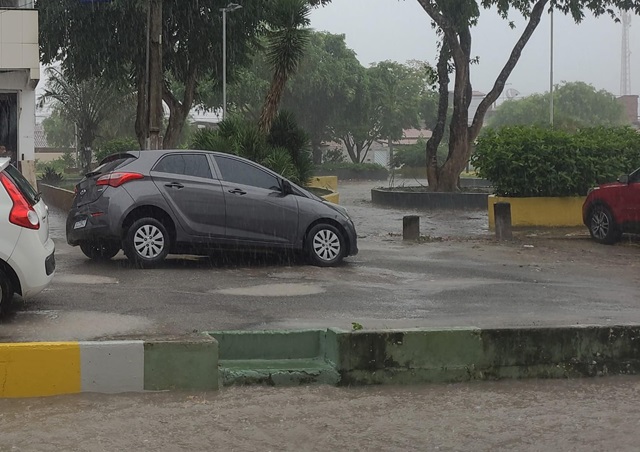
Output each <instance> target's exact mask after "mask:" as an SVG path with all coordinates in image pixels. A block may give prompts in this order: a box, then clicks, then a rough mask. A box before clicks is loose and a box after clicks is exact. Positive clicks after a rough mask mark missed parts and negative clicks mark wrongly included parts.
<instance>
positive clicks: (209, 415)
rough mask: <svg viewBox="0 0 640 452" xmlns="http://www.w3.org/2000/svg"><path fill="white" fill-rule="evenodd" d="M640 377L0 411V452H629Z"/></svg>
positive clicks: (73, 402) (305, 390)
mask: <svg viewBox="0 0 640 452" xmlns="http://www.w3.org/2000/svg"><path fill="white" fill-rule="evenodd" d="M639 419H640V377H606V378H595V379H588V380H539V381H535V380H529V381H500V382H478V383H465V384H448V385H424V386H409V387H393V386H385V387H364V388H335V387H328V386H314V387H295V388H271V387H232V388H224V389H222V390H221V391H220V392H217V393H215V392H214V393H207V394H203V393H147V394H122V395H100V394H82V395H75V396H59V397H49V398H42V399H17V400H10V399H4V400H0V431H2V442H1V444H0V450H7V451H9V450H18V451H47V452H48V451H51V450H65V451H92V452H93V451H123V450H135V451H179V450H189V451H195V450H221V451H256V450H264V451H269V450H291V451H327V450H336V451H338V450H349V451H377V450H385V451H409V450H421V451H426V450H429V451H431V450H436V451H468V450H473V451H514V450H517V451H558V450H563V451H564V450H566V451H602V450H615V451H621V452H624V451H637V450H638V444H639V443H640V428H638V424H639Z"/></svg>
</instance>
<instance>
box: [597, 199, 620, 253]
mask: <svg viewBox="0 0 640 452" xmlns="http://www.w3.org/2000/svg"><path fill="white" fill-rule="evenodd" d="M589 233H591V237H592V238H593V239H594V240H595V241H596V242H598V243H605V244H607V245H611V244H613V243H615V242H617V241H618V240H620V237H621V236H622V232H621V231H620V229H619V227H618V225H616V222H615V220H614V219H613V215H612V214H611V211H610V210H609V209H608V208H607V207H605V206H603V205H601V204H598V205H596V206H594V207H593V208H592V209H591V212H590V213H589Z"/></svg>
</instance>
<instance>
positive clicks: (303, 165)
mask: <svg viewBox="0 0 640 452" xmlns="http://www.w3.org/2000/svg"><path fill="white" fill-rule="evenodd" d="M308 143H309V139H308V137H307V134H306V133H305V132H304V130H302V129H301V128H300V127H299V126H298V125H297V123H296V122H295V118H294V117H293V115H291V114H289V113H282V112H281V113H280V114H279V115H278V116H277V117H276V119H275V120H274V122H273V125H272V126H271V131H270V133H269V134H266V135H265V134H264V133H262V132H261V131H260V130H259V128H258V126H257V125H256V124H254V123H252V122H249V121H246V120H244V119H241V118H234V117H232V118H229V119H225V120H224V121H222V122H221V123H220V125H219V128H218V130H211V129H202V130H199V131H198V132H196V133H195V134H194V136H193V138H192V140H191V146H190V147H191V148H192V149H202V150H208V151H218V152H225V153H227V154H234V155H238V156H240V157H244V158H246V159H249V160H252V161H254V162H257V163H260V164H261V165H264V166H266V167H267V168H269V169H271V170H272V171H275V172H277V173H279V174H281V175H282V176H284V177H286V178H287V179H290V180H291V181H293V182H295V183H297V184H300V185H304V184H305V182H306V181H307V180H309V178H310V177H311V173H312V163H311V156H310V152H309V149H308Z"/></svg>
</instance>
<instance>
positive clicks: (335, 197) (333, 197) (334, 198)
mask: <svg viewBox="0 0 640 452" xmlns="http://www.w3.org/2000/svg"><path fill="white" fill-rule="evenodd" d="M322 199H325V200H327V201H329V202H332V203H334V204H340V193H330V194H328V195H324V196H322Z"/></svg>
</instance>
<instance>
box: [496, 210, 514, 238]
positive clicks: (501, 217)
mask: <svg viewBox="0 0 640 452" xmlns="http://www.w3.org/2000/svg"><path fill="white" fill-rule="evenodd" d="M493 215H494V218H495V223H496V238H497V239H498V240H511V239H512V238H513V234H512V233H511V204H509V203H508V202H497V203H495V204H494V205H493Z"/></svg>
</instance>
